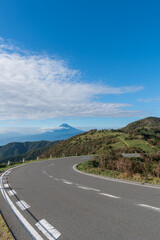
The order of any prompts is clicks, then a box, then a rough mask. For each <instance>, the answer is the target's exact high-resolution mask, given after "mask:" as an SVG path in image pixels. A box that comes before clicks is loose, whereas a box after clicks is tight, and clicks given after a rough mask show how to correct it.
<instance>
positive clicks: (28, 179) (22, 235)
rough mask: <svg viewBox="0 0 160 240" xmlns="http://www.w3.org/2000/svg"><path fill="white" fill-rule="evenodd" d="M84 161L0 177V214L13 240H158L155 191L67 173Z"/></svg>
mask: <svg viewBox="0 0 160 240" xmlns="http://www.w3.org/2000/svg"><path fill="white" fill-rule="evenodd" d="M88 158H89V157H70V158H61V159H54V160H47V161H41V162H37V163H35V164H28V165H25V166H23V167H18V168H15V169H13V170H12V171H11V172H9V173H7V174H8V175H6V174H5V175H4V176H3V179H1V180H2V185H3V187H4V189H2V193H3V194H4V197H5V198H4V197H3V196H2V194H0V208H1V211H2V213H3V214H4V217H5V218H6V220H7V222H8V225H9V226H10V227H11V230H12V232H13V234H14V236H15V239H18V240H30V239H37V240H40V239H60V240H80V239H83V240H97V239H99V240H159V239H160V187H156V186H152V185H141V184H134V183H133V184H132V183H131V182H127V181H126V182H125V181H124V182H120V181H118V180H116V181H114V179H113V180H110V179H105V178H104V179H103V178H97V177H93V176H88V175H84V174H81V173H79V172H76V171H75V170H74V169H73V166H74V165H75V164H76V163H78V162H82V161H85V160H87V159H88ZM5 184H8V186H7V185H5ZM3 187H2V188H3ZM12 189H13V190H14V191H15V192H16V193H14V192H12V193H11V192H9V191H10V190H12ZM3 191H5V192H3ZM12 194H14V195H12ZM10 195H11V196H10ZM22 200H23V201H22ZM19 201H20V202H19ZM7 202H8V203H7ZM17 202H18V203H17ZM9 205H10V206H11V208H12V210H11V209H10V207H9ZM13 211H14V213H13ZM15 214H16V215H17V217H18V218H19V220H18V219H17V217H15ZM21 222H22V224H21ZM23 225H24V226H23Z"/></svg>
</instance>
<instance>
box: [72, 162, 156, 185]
mask: <svg viewBox="0 0 160 240" xmlns="http://www.w3.org/2000/svg"><path fill="white" fill-rule="evenodd" d="M78 164H79V163H76V164H75V165H74V166H73V169H74V170H75V171H76V172H78V173H80V174H84V175H86V176H90V177H95V178H99V179H103V180H107V181H111V182H117V183H123V184H130V185H134V186H138V187H147V188H154V189H157V190H160V187H159V186H149V185H142V184H141V183H135V182H128V181H125V180H122V179H116V178H113V179H112V178H109V177H105V176H101V175H100V176H99V175H95V174H92V173H85V172H81V171H80V170H78V169H77V165H78Z"/></svg>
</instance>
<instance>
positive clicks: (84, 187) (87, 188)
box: [77, 185, 100, 192]
mask: <svg viewBox="0 0 160 240" xmlns="http://www.w3.org/2000/svg"><path fill="white" fill-rule="evenodd" d="M77 187H78V188H81V189H84V190H88V191H89V190H91V191H96V192H100V190H99V189H96V188H91V187H86V186H81V185H78V186H77Z"/></svg>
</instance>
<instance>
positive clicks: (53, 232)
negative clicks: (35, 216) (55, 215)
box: [35, 219, 61, 240]
mask: <svg viewBox="0 0 160 240" xmlns="http://www.w3.org/2000/svg"><path fill="white" fill-rule="evenodd" d="M35 225H36V227H37V228H38V229H39V230H40V231H41V232H42V233H43V234H44V235H45V236H46V237H47V238H48V239H49V240H55V239H58V238H59V237H60V236H61V233H60V232H59V231H58V230H57V229H55V228H54V227H53V226H52V225H51V224H49V223H48V222H47V221H46V220H45V219H42V220H41V221H39V222H37V223H36V224H35Z"/></svg>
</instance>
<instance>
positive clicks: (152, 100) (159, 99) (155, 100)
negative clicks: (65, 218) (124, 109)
mask: <svg viewBox="0 0 160 240" xmlns="http://www.w3.org/2000/svg"><path fill="white" fill-rule="evenodd" d="M157 101H160V97H155V98H146V99H138V102H157Z"/></svg>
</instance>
